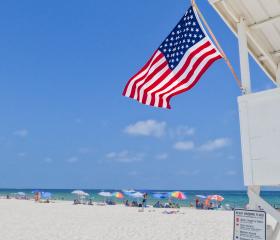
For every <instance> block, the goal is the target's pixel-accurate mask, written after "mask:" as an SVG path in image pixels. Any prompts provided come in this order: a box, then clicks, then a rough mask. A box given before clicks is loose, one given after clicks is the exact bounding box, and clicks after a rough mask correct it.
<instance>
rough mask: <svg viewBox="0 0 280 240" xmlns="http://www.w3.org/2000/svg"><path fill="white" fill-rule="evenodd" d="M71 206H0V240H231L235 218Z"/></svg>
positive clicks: (9, 202)
mask: <svg viewBox="0 0 280 240" xmlns="http://www.w3.org/2000/svg"><path fill="white" fill-rule="evenodd" d="M164 210H165V209H153V208H151V209H149V208H147V209H145V212H138V209H137V208H131V207H124V206H119V205H118V206H88V205H73V204H72V202H67V201H57V202H55V203H50V204H46V203H35V202H34V201H31V200H30V201H27V200H14V199H11V200H5V199H1V200H0V239H13V240H27V239H28V240H35V239H36V240H37V239H40V240H50V239H51V240H52V239H53V240H93V239H98V240H101V239H106V240H107V239H108V240H109V239H110V240H113V239H122V240H128V239H135V240H138V239H139V240H140V239H141V240H142V239H149V240H162V239H170V240H175V239H176V240H180V239H184V240H188V239H189V240H194V239H196V240H202V239H203V240H204V239H207V240H225V239H232V231H233V230H232V227H233V212H231V211H206V210H195V209H189V208H181V209H180V212H179V213H177V214H164V213H163V211H164Z"/></svg>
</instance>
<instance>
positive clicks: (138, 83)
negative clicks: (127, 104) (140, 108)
mask: <svg viewBox="0 0 280 240" xmlns="http://www.w3.org/2000/svg"><path fill="white" fill-rule="evenodd" d="M165 61H166V60H165V57H162V58H161V59H160V60H159V61H158V62H156V63H154V64H153V65H152V66H151V67H150V69H149V70H148V74H147V75H146V76H145V78H144V79H142V80H140V81H139V82H137V83H136V84H134V88H135V92H134V96H133V98H134V99H137V97H138V87H139V86H140V85H141V84H142V83H144V82H145V81H146V79H147V78H148V77H149V76H150V75H151V74H152V73H153V72H154V71H155V70H156V69H157V68H158V67H159V66H160V65H161V64H163V63H164V62H165Z"/></svg>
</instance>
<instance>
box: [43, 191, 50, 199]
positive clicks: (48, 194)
mask: <svg viewBox="0 0 280 240" xmlns="http://www.w3.org/2000/svg"><path fill="white" fill-rule="evenodd" d="M41 196H42V198H46V199H50V198H51V196H52V194H51V193H50V192H42V194H41Z"/></svg>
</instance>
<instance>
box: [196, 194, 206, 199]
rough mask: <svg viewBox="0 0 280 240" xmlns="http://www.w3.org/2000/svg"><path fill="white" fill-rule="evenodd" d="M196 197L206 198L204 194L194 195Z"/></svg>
mask: <svg viewBox="0 0 280 240" xmlns="http://www.w3.org/2000/svg"><path fill="white" fill-rule="evenodd" d="M195 196H196V197H198V198H200V199H206V198H207V197H206V196H204V195H195Z"/></svg>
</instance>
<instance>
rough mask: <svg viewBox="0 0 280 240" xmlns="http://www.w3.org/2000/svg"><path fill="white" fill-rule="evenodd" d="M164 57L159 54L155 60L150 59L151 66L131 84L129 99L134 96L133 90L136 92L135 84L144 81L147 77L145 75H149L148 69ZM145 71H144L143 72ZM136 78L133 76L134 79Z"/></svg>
mask: <svg viewBox="0 0 280 240" xmlns="http://www.w3.org/2000/svg"><path fill="white" fill-rule="evenodd" d="M163 57H164V56H163V54H162V53H160V54H159V55H158V56H157V57H156V58H155V59H152V61H151V63H150V64H151V65H150V64H149V65H150V66H149V65H148V66H149V68H147V69H148V70H147V72H146V73H145V74H144V75H143V76H142V77H140V78H138V79H137V80H135V82H134V83H133V85H132V89H131V92H130V95H129V97H130V98H133V97H134V95H135V90H136V85H137V83H138V82H140V81H142V80H143V79H145V78H146V77H147V75H148V74H149V71H150V69H151V68H152V67H153V66H154V65H155V64H156V63H157V62H158V61H160V60H161V59H162V58H163ZM145 70H146V69H144V71H145ZM141 72H143V71H139V72H138V73H137V75H139V74H141ZM136 77H137V76H135V77H134V78H136ZM133 80H134V79H131V81H133Z"/></svg>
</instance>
